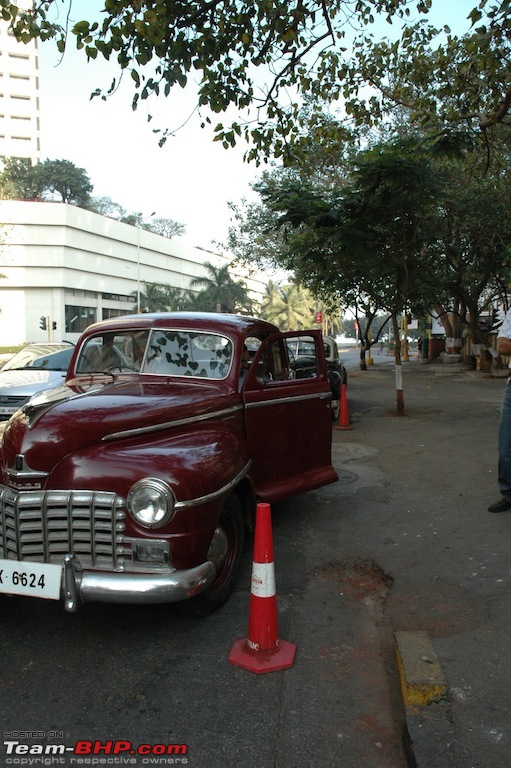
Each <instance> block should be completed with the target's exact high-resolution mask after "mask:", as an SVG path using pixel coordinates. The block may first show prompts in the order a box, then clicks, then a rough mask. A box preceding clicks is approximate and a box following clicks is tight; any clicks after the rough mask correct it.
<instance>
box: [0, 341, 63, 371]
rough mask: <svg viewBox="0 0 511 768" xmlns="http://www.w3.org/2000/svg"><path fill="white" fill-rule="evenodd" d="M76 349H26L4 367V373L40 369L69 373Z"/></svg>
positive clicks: (44, 347) (42, 347) (43, 347)
mask: <svg viewBox="0 0 511 768" xmlns="http://www.w3.org/2000/svg"><path fill="white" fill-rule="evenodd" d="M73 351H74V347H72V346H71V344H70V345H69V346H66V347H64V348H63V349H57V350H55V347H49V346H45V345H44V344H41V345H40V346H37V347H25V348H24V349H22V350H20V351H19V352H18V353H17V354H15V355H14V357H11V359H10V360H9V361H8V362H7V363H6V364H5V365H4V366H3V368H2V371H19V370H22V369H23V370H25V369H27V368H30V369H39V368H41V369H42V370H45V371H67V369H68V367H69V363H70V361H71V357H72V355H73Z"/></svg>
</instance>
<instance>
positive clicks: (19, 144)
mask: <svg viewBox="0 0 511 768" xmlns="http://www.w3.org/2000/svg"><path fill="white" fill-rule="evenodd" d="M25 5H26V3H25ZM20 6H21V7H22V6H23V3H20ZM0 157H28V158H30V159H31V161H32V165H35V164H36V163H37V162H39V160H40V159H41V152H40V124H39V57H38V50H37V40H33V41H31V42H30V43H27V44H26V45H24V44H21V43H19V42H18V41H17V40H16V39H15V38H14V37H13V35H12V33H10V32H9V29H8V26H7V24H5V23H0Z"/></svg>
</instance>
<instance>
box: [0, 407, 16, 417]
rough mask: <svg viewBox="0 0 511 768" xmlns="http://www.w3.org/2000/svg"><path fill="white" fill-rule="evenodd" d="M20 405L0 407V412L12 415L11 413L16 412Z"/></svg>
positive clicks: (4, 414)
mask: <svg viewBox="0 0 511 768" xmlns="http://www.w3.org/2000/svg"><path fill="white" fill-rule="evenodd" d="M19 409H20V406H19V405H12V406H10V407H9V408H0V413H1V414H2V415H3V416H12V414H13V413H16V411H19Z"/></svg>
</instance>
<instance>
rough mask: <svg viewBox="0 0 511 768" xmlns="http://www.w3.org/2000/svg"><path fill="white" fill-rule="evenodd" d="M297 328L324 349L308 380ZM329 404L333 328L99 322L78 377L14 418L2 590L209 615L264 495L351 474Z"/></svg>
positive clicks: (156, 318)
mask: <svg viewBox="0 0 511 768" xmlns="http://www.w3.org/2000/svg"><path fill="white" fill-rule="evenodd" d="M298 335H299V336H300V338H303V337H304V336H307V337H308V338H309V339H310V341H311V343H312V344H314V345H315V347H316V350H317V355H316V359H317V370H316V371H315V373H314V375H310V376H308V377H306V378H296V377H295V375H294V372H293V371H292V369H291V366H290V362H289V358H288V344H289V342H290V341H291V339H292V338H293V337H295V336H298ZM247 358H248V360H247ZM330 401H331V391H330V386H329V381H328V376H327V369H326V364H325V358H324V351H323V345H322V340H321V334H320V333H319V331H309V332H305V333H304V331H300V332H299V334H298V333H295V334H292V333H280V332H279V330H278V328H276V327H275V326H273V325H271V324H269V323H267V322H264V321H262V320H257V319H253V318H248V317H238V316H234V315H219V314H206V313H197V314H196V313H180V312H178V313H168V314H142V315H132V316H125V317H120V318H116V319H113V320H109V321H104V322H101V323H97V324H95V325H92V326H90V327H89V328H88V329H87V330H86V331H85V332H84V334H83V335H82V338H81V339H80V341H79V343H78V344H77V347H76V350H75V353H74V355H73V358H72V360H71V364H70V367H69V371H68V376H67V379H66V382H65V384H64V385H63V386H62V387H60V388H58V389H54V390H52V391H51V392H48V393H47V394H46V395H44V394H42V395H40V396H38V397H37V398H36V399H34V400H32V401H30V402H29V403H28V404H27V405H25V406H24V407H23V408H22V409H21V410H20V411H18V412H17V413H16V414H15V415H14V416H13V417H12V418H11V419H10V421H9V422H8V424H7V427H6V429H5V432H4V436H3V444H2V453H1V476H0V483H1V485H0V558H2V559H1V560H0V592H3V593H7V594H22V595H31V596H34V597H42V598H50V599H60V598H63V599H64V601H65V607H66V609H67V610H76V608H77V606H78V605H79V604H80V603H81V602H84V601H102V602H118V603H166V602H174V601H182V600H187V606H188V607H190V608H191V609H192V610H193V611H195V612H196V613H199V614H204V615H205V614H207V613H208V612H210V611H211V610H213V609H214V608H216V607H217V606H219V605H221V604H222V603H223V602H224V601H225V599H226V598H227V596H228V595H229V593H230V591H231V590H232V588H233V583H234V580H235V577H236V574H237V571H238V570H239V565H240V557H241V552H242V547H243V542H244V532H245V528H246V527H247V526H250V524H251V523H252V520H253V514H254V509H255V505H256V502H257V501H258V500H262V501H268V502H274V501H277V500H279V499H284V498H286V497H288V496H291V495H294V494H297V493H301V492H302V491H307V490H310V489H312V488H317V487H319V486H322V485H325V484H326V483H331V482H334V481H335V480H336V479H337V476H336V473H335V471H334V470H333V468H332V464H331V436H332V432H331V430H332V419H331V405H330Z"/></svg>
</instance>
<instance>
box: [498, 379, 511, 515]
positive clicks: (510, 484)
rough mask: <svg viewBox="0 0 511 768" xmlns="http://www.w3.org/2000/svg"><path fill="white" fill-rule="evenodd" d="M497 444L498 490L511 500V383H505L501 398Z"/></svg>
mask: <svg viewBox="0 0 511 768" xmlns="http://www.w3.org/2000/svg"><path fill="white" fill-rule="evenodd" d="M510 381H511V380H510ZM498 445H499V490H500V492H501V494H502V496H505V498H506V499H509V500H510V501H511V383H508V384H506V389H505V392H504V398H503V400H502V411H501V414H500V426H499V443H498Z"/></svg>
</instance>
